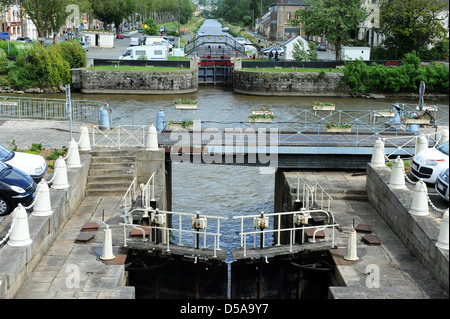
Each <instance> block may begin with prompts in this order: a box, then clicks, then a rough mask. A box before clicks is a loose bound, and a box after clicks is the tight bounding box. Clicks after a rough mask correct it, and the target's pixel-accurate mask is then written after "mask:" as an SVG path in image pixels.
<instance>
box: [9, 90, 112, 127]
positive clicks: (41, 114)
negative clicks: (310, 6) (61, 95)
mask: <svg viewBox="0 0 450 319" xmlns="http://www.w3.org/2000/svg"><path fill="white" fill-rule="evenodd" d="M71 102H72V119H73V120H74V121H80V122H88V123H98V122H99V120H100V110H101V109H102V108H104V109H109V104H108V103H106V102H100V101H89V100H71ZM0 117H7V118H18V119H43V120H68V119H69V115H68V110H67V106H66V100H65V99H48V98H29V97H11V96H0Z"/></svg>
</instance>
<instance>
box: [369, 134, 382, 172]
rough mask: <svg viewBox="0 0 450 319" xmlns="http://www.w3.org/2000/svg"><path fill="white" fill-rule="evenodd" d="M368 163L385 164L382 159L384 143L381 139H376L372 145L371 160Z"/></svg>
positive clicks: (380, 165) (379, 165)
mask: <svg viewBox="0 0 450 319" xmlns="http://www.w3.org/2000/svg"><path fill="white" fill-rule="evenodd" d="M370 164H371V165H372V166H373V167H382V166H386V162H385V159H384V143H383V141H382V140H381V139H378V140H377V141H376V142H375V145H374V146H373V153H372V160H371V162H370Z"/></svg>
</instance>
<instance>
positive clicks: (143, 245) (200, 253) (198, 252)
mask: <svg viewBox="0 0 450 319" xmlns="http://www.w3.org/2000/svg"><path fill="white" fill-rule="evenodd" d="M123 247H124V248H128V249H138V250H157V251H160V252H162V253H163V254H166V255H179V256H196V257H202V258H204V257H206V258H214V259H220V260H225V259H226V258H227V252H226V251H224V250H216V256H214V250H213V249H205V248H198V249H197V248H194V247H187V246H179V245H176V244H170V245H169V251H167V244H155V243H151V242H148V241H141V240H127V246H123Z"/></svg>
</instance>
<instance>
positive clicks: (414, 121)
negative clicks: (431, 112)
mask: <svg viewBox="0 0 450 319" xmlns="http://www.w3.org/2000/svg"><path fill="white" fill-rule="evenodd" d="M405 124H430V120H429V119H405Z"/></svg>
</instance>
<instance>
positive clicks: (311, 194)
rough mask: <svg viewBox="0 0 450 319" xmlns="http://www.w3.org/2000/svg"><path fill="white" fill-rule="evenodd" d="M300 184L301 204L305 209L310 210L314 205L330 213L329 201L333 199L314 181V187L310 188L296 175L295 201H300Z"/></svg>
mask: <svg viewBox="0 0 450 319" xmlns="http://www.w3.org/2000/svg"><path fill="white" fill-rule="evenodd" d="M300 182H302V185H303V187H302V195H301V196H302V199H301V200H302V203H303V207H304V208H306V209H312V208H313V206H314V203H316V204H317V205H319V207H320V209H326V210H327V211H330V209H331V201H332V200H333V198H332V197H331V196H330V194H328V193H327V192H326V191H325V189H323V187H322V186H321V185H320V184H319V183H318V182H317V181H316V180H315V179H314V185H313V186H310V185H309V184H308V183H307V182H306V181H305V180H304V179H303V178H302V177H301V176H300V174H299V173H297V201H300Z"/></svg>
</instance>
